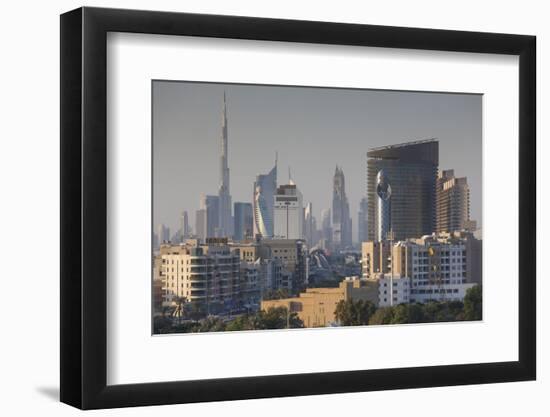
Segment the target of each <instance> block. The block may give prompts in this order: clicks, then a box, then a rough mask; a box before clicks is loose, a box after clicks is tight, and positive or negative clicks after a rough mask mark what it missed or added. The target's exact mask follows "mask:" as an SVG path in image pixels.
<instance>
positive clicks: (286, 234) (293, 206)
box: [273, 180, 304, 239]
mask: <svg viewBox="0 0 550 417" xmlns="http://www.w3.org/2000/svg"><path fill="white" fill-rule="evenodd" d="M303 220H304V209H303V206H302V193H300V191H299V190H298V188H297V187H296V184H294V183H293V181H292V180H291V181H290V184H286V185H281V186H279V187H278V188H277V193H276V194H275V206H274V210H273V223H274V237H275V238H279V239H302V238H303V236H302V232H303V227H304V226H303Z"/></svg>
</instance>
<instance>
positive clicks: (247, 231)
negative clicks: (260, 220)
mask: <svg viewBox="0 0 550 417" xmlns="http://www.w3.org/2000/svg"><path fill="white" fill-rule="evenodd" d="M233 211H234V219H235V225H234V228H233V229H234V232H233V239H235V240H243V239H245V238H247V237H248V238H251V237H253V231H254V216H253V215H252V204H251V203H238V202H237V203H235V204H234V210H233Z"/></svg>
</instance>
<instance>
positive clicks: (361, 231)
mask: <svg viewBox="0 0 550 417" xmlns="http://www.w3.org/2000/svg"><path fill="white" fill-rule="evenodd" d="M368 211H369V205H368V200H367V198H366V197H363V198H362V199H361V201H360V203H359V212H358V213H357V240H358V241H359V243H361V242H366V241H367V240H368V233H367V232H368V223H367V213H368Z"/></svg>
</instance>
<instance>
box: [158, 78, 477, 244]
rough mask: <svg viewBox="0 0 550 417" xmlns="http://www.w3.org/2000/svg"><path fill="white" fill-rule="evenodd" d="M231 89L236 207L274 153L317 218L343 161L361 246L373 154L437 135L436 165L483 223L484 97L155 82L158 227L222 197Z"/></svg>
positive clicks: (283, 179) (281, 177)
mask: <svg viewBox="0 0 550 417" xmlns="http://www.w3.org/2000/svg"><path fill="white" fill-rule="evenodd" d="M224 92H225V94H226V97H227V118H228V149H229V152H228V165H229V169H230V184H231V195H232V199H233V202H238V201H242V202H251V201H252V196H253V183H254V179H255V177H256V175H257V174H260V173H261V174H265V173H267V172H268V171H269V170H270V169H271V168H272V167H273V165H274V162H275V155H276V153H277V154H278V178H277V180H278V181H277V182H278V184H285V183H288V180H289V168H290V175H291V176H292V179H293V181H294V182H295V183H296V185H297V187H298V188H299V190H300V191H301V193H302V194H303V200H304V204H306V203H307V202H312V204H313V213H314V215H315V216H316V217H317V218H318V219H320V215H321V210H323V209H326V208H330V207H331V203H332V191H333V176H334V172H335V167H336V165H338V166H339V167H341V168H342V169H343V172H344V174H345V181H346V194H347V197H348V199H349V206H350V216H351V218H352V219H353V222H354V224H353V229H352V230H353V239H354V240H356V239H357V224H356V223H355V222H356V216H357V211H358V209H359V201H360V200H361V198H363V197H364V196H365V195H366V193H367V185H366V178H367V174H366V167H367V158H366V152H367V150H368V149H370V148H373V147H378V146H384V145H390V144H395V143H402V142H408V141H413V140H419V139H426V138H437V140H438V141H439V167H440V169H441V170H444V169H454V170H455V174H456V175H457V176H459V177H463V176H466V177H467V180H468V185H469V188H470V201H471V215H470V217H471V218H472V219H473V220H476V221H477V222H478V227H480V226H481V220H482V219H481V203H482V201H481V160H482V154H481V150H482V146H481V143H482V142H481V136H482V127H481V126H482V120H481V117H482V116H481V115H482V113H481V105H482V96H481V95H472V94H445V93H417V92H397V91H381V90H357V89H326V88H309V87H308V88H304V87H281V86H257V85H235V84H212V83H188V82H173V81H154V82H153V103H152V105H153V154H154V156H153V164H154V171H153V199H154V200H153V201H154V209H153V212H154V214H153V215H154V218H153V222H154V225H155V226H156V225H157V224H159V223H164V224H165V225H167V226H168V227H170V229H171V230H172V231H175V230H177V228H178V227H179V222H180V220H179V216H180V214H181V212H182V211H183V210H186V211H187V212H188V214H189V223H190V225H191V227H194V224H195V211H196V210H197V209H198V208H199V198H200V195H201V193H204V194H213V195H215V194H217V193H218V186H219V175H220V174H219V158H220V137H221V126H222V103H223V95H224Z"/></svg>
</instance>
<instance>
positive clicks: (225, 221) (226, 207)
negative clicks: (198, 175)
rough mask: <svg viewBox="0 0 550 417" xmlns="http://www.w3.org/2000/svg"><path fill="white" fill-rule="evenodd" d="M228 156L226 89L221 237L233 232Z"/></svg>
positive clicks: (222, 137) (221, 191)
mask: <svg viewBox="0 0 550 417" xmlns="http://www.w3.org/2000/svg"><path fill="white" fill-rule="evenodd" d="M228 156H229V149H228V145H227V103H226V99H225V91H224V93H223V111H222V134H221V154H220V186H219V191H218V200H219V203H218V204H219V211H218V215H219V220H218V236H220V237H227V236H231V235H232V234H233V230H232V229H233V220H232V217H231V193H230V189H229V165H228V162H227V159H228Z"/></svg>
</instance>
